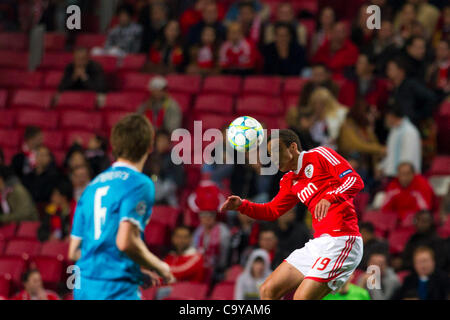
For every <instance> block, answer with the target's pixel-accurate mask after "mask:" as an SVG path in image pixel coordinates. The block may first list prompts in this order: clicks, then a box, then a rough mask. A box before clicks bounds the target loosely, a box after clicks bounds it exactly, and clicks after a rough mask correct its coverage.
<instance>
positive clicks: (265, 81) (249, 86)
mask: <svg viewBox="0 0 450 320" xmlns="http://www.w3.org/2000/svg"><path fill="white" fill-rule="evenodd" d="M280 90H281V78H279V77H266V76H249V77H247V78H245V79H244V89H243V92H242V94H243V95H249V94H251V95H254V94H260V95H265V96H277V95H279V94H280Z"/></svg>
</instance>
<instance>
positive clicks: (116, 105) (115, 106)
mask: <svg viewBox="0 0 450 320" xmlns="http://www.w3.org/2000/svg"><path fill="white" fill-rule="evenodd" d="M147 96H148V93H144V92H112V93H108V94H107V95H106V100H105V104H104V105H103V107H102V109H103V110H123V111H129V112H135V111H136V110H137V109H138V107H139V105H140V104H141V103H143V102H144V101H145V99H146V98H147Z"/></svg>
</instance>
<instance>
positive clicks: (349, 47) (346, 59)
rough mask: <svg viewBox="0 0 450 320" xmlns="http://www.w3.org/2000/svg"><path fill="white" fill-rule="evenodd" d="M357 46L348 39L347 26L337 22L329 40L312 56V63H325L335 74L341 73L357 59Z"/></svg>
mask: <svg viewBox="0 0 450 320" xmlns="http://www.w3.org/2000/svg"><path fill="white" fill-rule="evenodd" d="M358 53H359V50H358V48H357V47H356V46H355V45H354V44H353V43H352V42H351V41H350V40H349V39H348V30H347V26H346V25H345V23H343V22H337V23H336V24H335V25H334V26H333V30H332V32H331V35H330V38H329V40H327V41H325V42H324V43H323V44H322V45H321V46H320V47H319V49H318V50H317V52H316V54H315V55H314V56H313V57H312V61H311V62H312V63H323V64H325V65H326V66H327V67H328V68H329V69H330V70H331V71H332V72H333V73H334V74H335V75H336V74H338V75H342V74H343V73H344V71H345V70H346V69H347V68H349V67H352V66H353V65H354V64H355V63H356V60H357V59H358Z"/></svg>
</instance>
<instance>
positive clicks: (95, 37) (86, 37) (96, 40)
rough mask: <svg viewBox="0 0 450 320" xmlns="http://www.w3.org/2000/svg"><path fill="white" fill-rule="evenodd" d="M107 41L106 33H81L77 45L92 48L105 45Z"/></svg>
mask: <svg viewBox="0 0 450 320" xmlns="http://www.w3.org/2000/svg"><path fill="white" fill-rule="evenodd" d="M105 41H106V35H103V34H98V33H79V34H78V35H77V39H76V41H75V46H76V47H85V48H88V49H92V48H93V47H103V45H104V44H105Z"/></svg>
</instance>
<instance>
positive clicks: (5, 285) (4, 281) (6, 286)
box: [0, 275, 11, 300]
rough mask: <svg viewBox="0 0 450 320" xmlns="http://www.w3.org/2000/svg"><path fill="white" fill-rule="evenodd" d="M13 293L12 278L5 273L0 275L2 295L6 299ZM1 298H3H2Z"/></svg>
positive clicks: (0, 295) (0, 293) (0, 291)
mask: <svg viewBox="0 0 450 320" xmlns="http://www.w3.org/2000/svg"><path fill="white" fill-rule="evenodd" d="M10 295H11V279H9V277H7V276H5V275H0V297H3V298H5V299H7V298H9V296H10ZM0 300H1V298H0Z"/></svg>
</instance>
